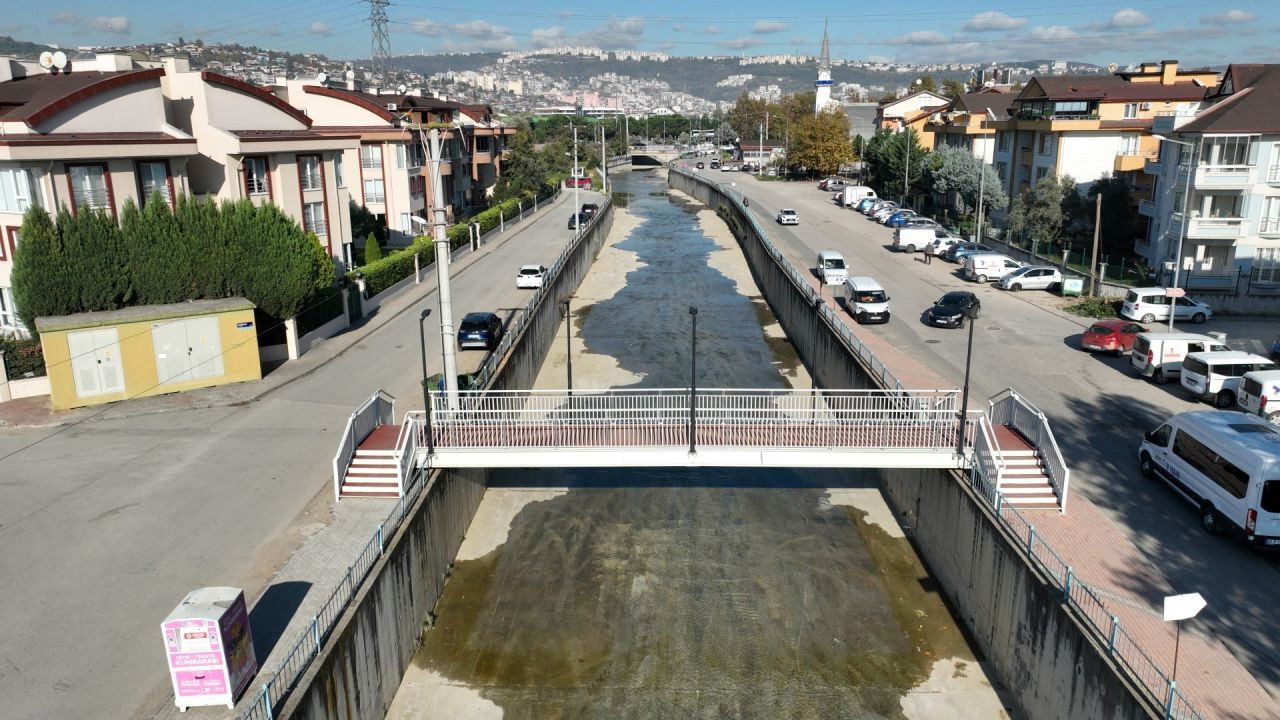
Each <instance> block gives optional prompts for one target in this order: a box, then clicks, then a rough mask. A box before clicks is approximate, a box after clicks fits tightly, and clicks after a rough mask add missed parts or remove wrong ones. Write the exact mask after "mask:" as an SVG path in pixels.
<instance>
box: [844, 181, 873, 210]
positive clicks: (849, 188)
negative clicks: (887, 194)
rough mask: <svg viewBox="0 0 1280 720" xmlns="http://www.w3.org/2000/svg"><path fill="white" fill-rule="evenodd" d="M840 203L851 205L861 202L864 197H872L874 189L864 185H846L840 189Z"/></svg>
mask: <svg viewBox="0 0 1280 720" xmlns="http://www.w3.org/2000/svg"><path fill="white" fill-rule="evenodd" d="M840 195H841V198H840V204H841V205H844V206H845V207H852V206H854V205H857V204H858V203H860V202H862V201H863V200H864V199H865V198H874V197H875V196H876V191H875V190H872V189H871V188H869V187H867V186H866V185H846V186H844V188H843V189H842V190H840Z"/></svg>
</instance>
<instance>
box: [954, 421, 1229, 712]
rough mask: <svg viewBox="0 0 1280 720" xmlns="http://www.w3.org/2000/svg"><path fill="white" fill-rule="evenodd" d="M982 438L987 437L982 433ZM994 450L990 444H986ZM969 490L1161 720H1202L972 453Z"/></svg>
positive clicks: (1172, 682)
mask: <svg viewBox="0 0 1280 720" xmlns="http://www.w3.org/2000/svg"><path fill="white" fill-rule="evenodd" d="M981 432H986V428H985V427H983V429H982V431H981ZM989 441H990V443H991V444H994V438H990V439H989ZM968 480H969V485H970V486H971V487H972V488H973V490H974V491H975V492H976V494H977V495H978V496H979V497H981V498H982V499H983V500H984V501H986V503H987V504H988V505H989V506H990V507H991V509H992V510H993V511H994V513H995V515H996V517H997V518H998V519H999V521H1000V524H1001V525H1003V526H1004V527H1005V529H1006V530H1008V531H1009V532H1010V533H1012V534H1013V536H1014V538H1015V539H1016V540H1017V544H1018V546H1019V547H1020V548H1021V550H1022V552H1023V554H1024V555H1025V556H1026V558H1027V559H1028V560H1029V561H1030V562H1031V564H1032V565H1034V566H1036V567H1038V568H1040V569H1041V570H1042V571H1044V573H1045V575H1046V576H1047V577H1048V578H1049V581H1050V582H1051V583H1052V584H1053V585H1054V587H1056V588H1058V589H1059V590H1061V592H1062V600H1063V602H1064V603H1065V604H1066V605H1067V606H1068V607H1069V608H1070V609H1072V610H1073V611H1075V612H1076V613H1077V615H1078V616H1079V617H1080V618H1082V619H1083V620H1084V622H1083V623H1082V625H1084V627H1085V628H1086V629H1088V630H1089V631H1090V632H1091V633H1092V634H1093V636H1094V638H1095V639H1096V640H1098V641H1099V643H1100V644H1101V645H1102V646H1103V647H1105V649H1106V653H1107V655H1108V657H1110V658H1111V659H1113V660H1115V661H1116V664H1117V665H1118V666H1119V667H1120V668H1121V671H1122V672H1123V673H1124V674H1126V675H1127V676H1128V677H1129V678H1130V679H1131V680H1133V681H1134V683H1135V684H1136V685H1137V686H1138V687H1139V688H1140V689H1141V690H1143V691H1145V693H1146V694H1147V697H1148V699H1149V700H1150V701H1151V702H1152V703H1153V704H1154V705H1155V706H1156V707H1159V708H1161V709H1162V711H1163V717H1164V718H1165V719H1166V720H1204V716H1203V715H1201V714H1200V712H1199V711H1197V710H1196V708H1195V706H1194V705H1193V704H1192V703H1191V700H1190V699H1189V698H1187V696H1186V694H1185V693H1184V692H1183V691H1182V690H1180V689H1178V684H1177V682H1175V681H1174V680H1172V679H1170V677H1169V676H1168V675H1166V674H1165V672H1164V670H1163V669H1162V668H1161V667H1160V666H1159V665H1158V664H1157V663H1156V662H1155V661H1154V660H1152V659H1151V656H1150V655H1148V654H1147V653H1146V652H1145V651H1144V650H1143V649H1142V648H1141V647H1140V646H1139V645H1138V642H1137V640H1136V639H1134V637H1133V635H1131V634H1130V633H1129V632H1128V631H1126V630H1125V629H1124V628H1123V627H1121V625H1120V620H1119V619H1118V618H1117V617H1116V615H1115V614H1114V613H1113V612H1111V610H1110V609H1108V608H1107V605H1106V603H1105V602H1104V601H1103V600H1102V597H1101V595H1100V594H1099V593H1098V592H1097V591H1096V590H1094V589H1093V588H1092V587H1090V586H1089V585H1088V583H1086V582H1085V581H1084V580H1082V579H1080V577H1079V576H1077V575H1076V574H1075V573H1074V571H1073V570H1072V569H1071V566H1070V565H1069V564H1067V562H1066V561H1064V560H1063V559H1062V556H1061V555H1059V554H1058V553H1057V552H1056V551H1054V549H1053V548H1052V547H1051V546H1050V545H1049V544H1048V543H1046V542H1044V541H1043V540H1041V539H1039V537H1038V536H1037V535H1036V528H1035V525H1034V524H1032V523H1031V522H1030V521H1029V520H1027V518H1026V516H1025V515H1023V514H1022V513H1021V512H1019V511H1018V510H1017V508H1015V507H1013V506H1012V505H1010V504H1009V503H1008V502H1007V500H1006V499H1005V496H1004V494H1003V493H1001V492H1000V491H999V490H998V489H997V488H996V486H995V483H994V482H992V479H991V477H990V476H989V475H988V474H987V472H986V470H985V469H984V468H983V466H982V464H981V463H980V462H979V461H978V456H977V453H975V454H974V455H973V456H972V457H971V459H970V464H969V470H968Z"/></svg>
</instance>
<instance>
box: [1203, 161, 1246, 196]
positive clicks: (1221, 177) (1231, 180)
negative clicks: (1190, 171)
mask: <svg viewBox="0 0 1280 720" xmlns="http://www.w3.org/2000/svg"><path fill="white" fill-rule="evenodd" d="M1256 179H1257V171H1256V168H1254V167H1253V166H1252V165H1201V166H1200V167H1198V168H1196V177H1195V181H1194V182H1195V186H1196V189H1197V190H1213V189H1223V190H1243V189H1245V188H1248V187H1252V186H1253V184H1254V182H1255V181H1256Z"/></svg>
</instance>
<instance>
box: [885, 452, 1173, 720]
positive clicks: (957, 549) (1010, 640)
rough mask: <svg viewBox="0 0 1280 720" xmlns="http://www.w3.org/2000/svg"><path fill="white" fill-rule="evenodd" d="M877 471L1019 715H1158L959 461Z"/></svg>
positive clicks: (1044, 718)
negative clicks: (961, 471)
mask: <svg viewBox="0 0 1280 720" xmlns="http://www.w3.org/2000/svg"><path fill="white" fill-rule="evenodd" d="M876 472H877V473H878V474H879V476H880V479H881V489H882V492H883V494H884V496H885V498H886V500H887V501H888V502H889V506H890V507H891V508H892V509H893V511H894V513H895V514H896V515H897V516H898V519H899V520H900V521H901V522H902V524H903V525H904V526H906V527H908V528H910V529H911V531H912V542H913V544H914V545H915V547H916V551H917V552H918V553H919V554H920V557H921V559H922V560H923V561H924V563H925V565H926V566H927V567H928V568H929V573H930V575H932V576H933V578H934V579H935V580H937V581H938V584H939V585H940V586H941V588H942V592H943V594H944V595H945V596H946V598H947V601H948V602H949V603H950V605H951V610H952V612H953V613H954V614H955V615H956V617H957V619H958V620H960V621H961V622H962V623H964V626H965V628H966V629H967V630H968V631H969V633H970V635H971V636H972V637H973V639H974V641H975V642H976V643H977V646H978V648H979V649H981V651H982V653H983V654H984V655H985V656H986V660H987V661H988V662H989V663H991V666H992V667H993V669H994V670H995V674H996V677H998V678H999V679H1000V681H1001V683H1002V684H1003V685H1004V686H1005V688H1006V690H1007V692H1008V693H1009V696H1010V699H1011V700H1012V701H1013V702H1014V703H1015V706H1014V713H1013V716H1014V717H1025V718H1036V720H1059V719H1060V720H1068V719H1074V718H1114V719H1117V720H1119V719H1126V720H1128V719H1133V720H1137V719H1139V718H1154V717H1159V714H1158V713H1157V711H1156V709H1155V708H1152V707H1150V706H1148V705H1147V704H1145V702H1144V701H1143V700H1141V699H1140V697H1141V695H1140V693H1138V692H1136V691H1135V689H1134V688H1133V687H1132V686H1131V685H1130V684H1129V683H1128V682H1126V681H1125V679H1124V677H1123V676H1122V675H1121V674H1120V673H1119V671H1118V670H1117V669H1116V668H1115V666H1113V665H1112V664H1111V663H1110V662H1109V661H1108V660H1107V658H1106V654H1105V648H1102V647H1099V646H1098V645H1097V644H1095V642H1094V640H1093V637H1092V636H1091V635H1090V634H1089V633H1088V631H1087V630H1085V629H1084V627H1083V626H1082V625H1081V624H1080V622H1078V621H1077V619H1076V618H1075V617H1074V616H1073V614H1072V613H1070V612H1068V611H1067V610H1066V609H1065V607H1064V606H1063V603H1062V595H1061V591H1060V590H1058V589H1057V588H1056V587H1054V586H1053V585H1051V584H1050V583H1049V582H1047V580H1046V579H1045V578H1044V577H1043V576H1041V575H1040V574H1039V573H1038V572H1036V571H1035V570H1034V569H1033V567H1032V566H1031V565H1029V564H1028V563H1027V561H1026V559H1025V555H1024V554H1023V553H1022V552H1021V550H1020V549H1019V548H1017V547H1016V546H1015V545H1014V543H1013V540H1012V538H1010V537H1009V536H1007V535H1006V534H1005V533H1004V531H1003V530H1002V528H1001V526H1000V525H999V524H997V522H996V521H995V518H994V517H992V516H991V515H990V514H989V512H988V509H987V506H986V505H985V504H983V503H982V502H981V501H980V500H979V499H978V498H977V497H975V496H974V495H972V494H971V493H970V492H969V490H968V488H967V486H966V485H965V483H964V482H963V480H962V479H961V478H959V477H958V476H957V475H956V473H955V472H954V471H949V470H879V471H876Z"/></svg>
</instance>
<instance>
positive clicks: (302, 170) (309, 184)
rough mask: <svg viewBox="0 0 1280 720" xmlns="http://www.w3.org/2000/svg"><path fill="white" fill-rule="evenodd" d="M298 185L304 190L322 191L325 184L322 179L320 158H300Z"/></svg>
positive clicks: (300, 156)
mask: <svg viewBox="0 0 1280 720" xmlns="http://www.w3.org/2000/svg"><path fill="white" fill-rule="evenodd" d="M298 184H299V185H301V186H302V189H303V190H321V189H323V187H324V183H323V181H322V180H321V178H320V156H319V155H299V156H298Z"/></svg>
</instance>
